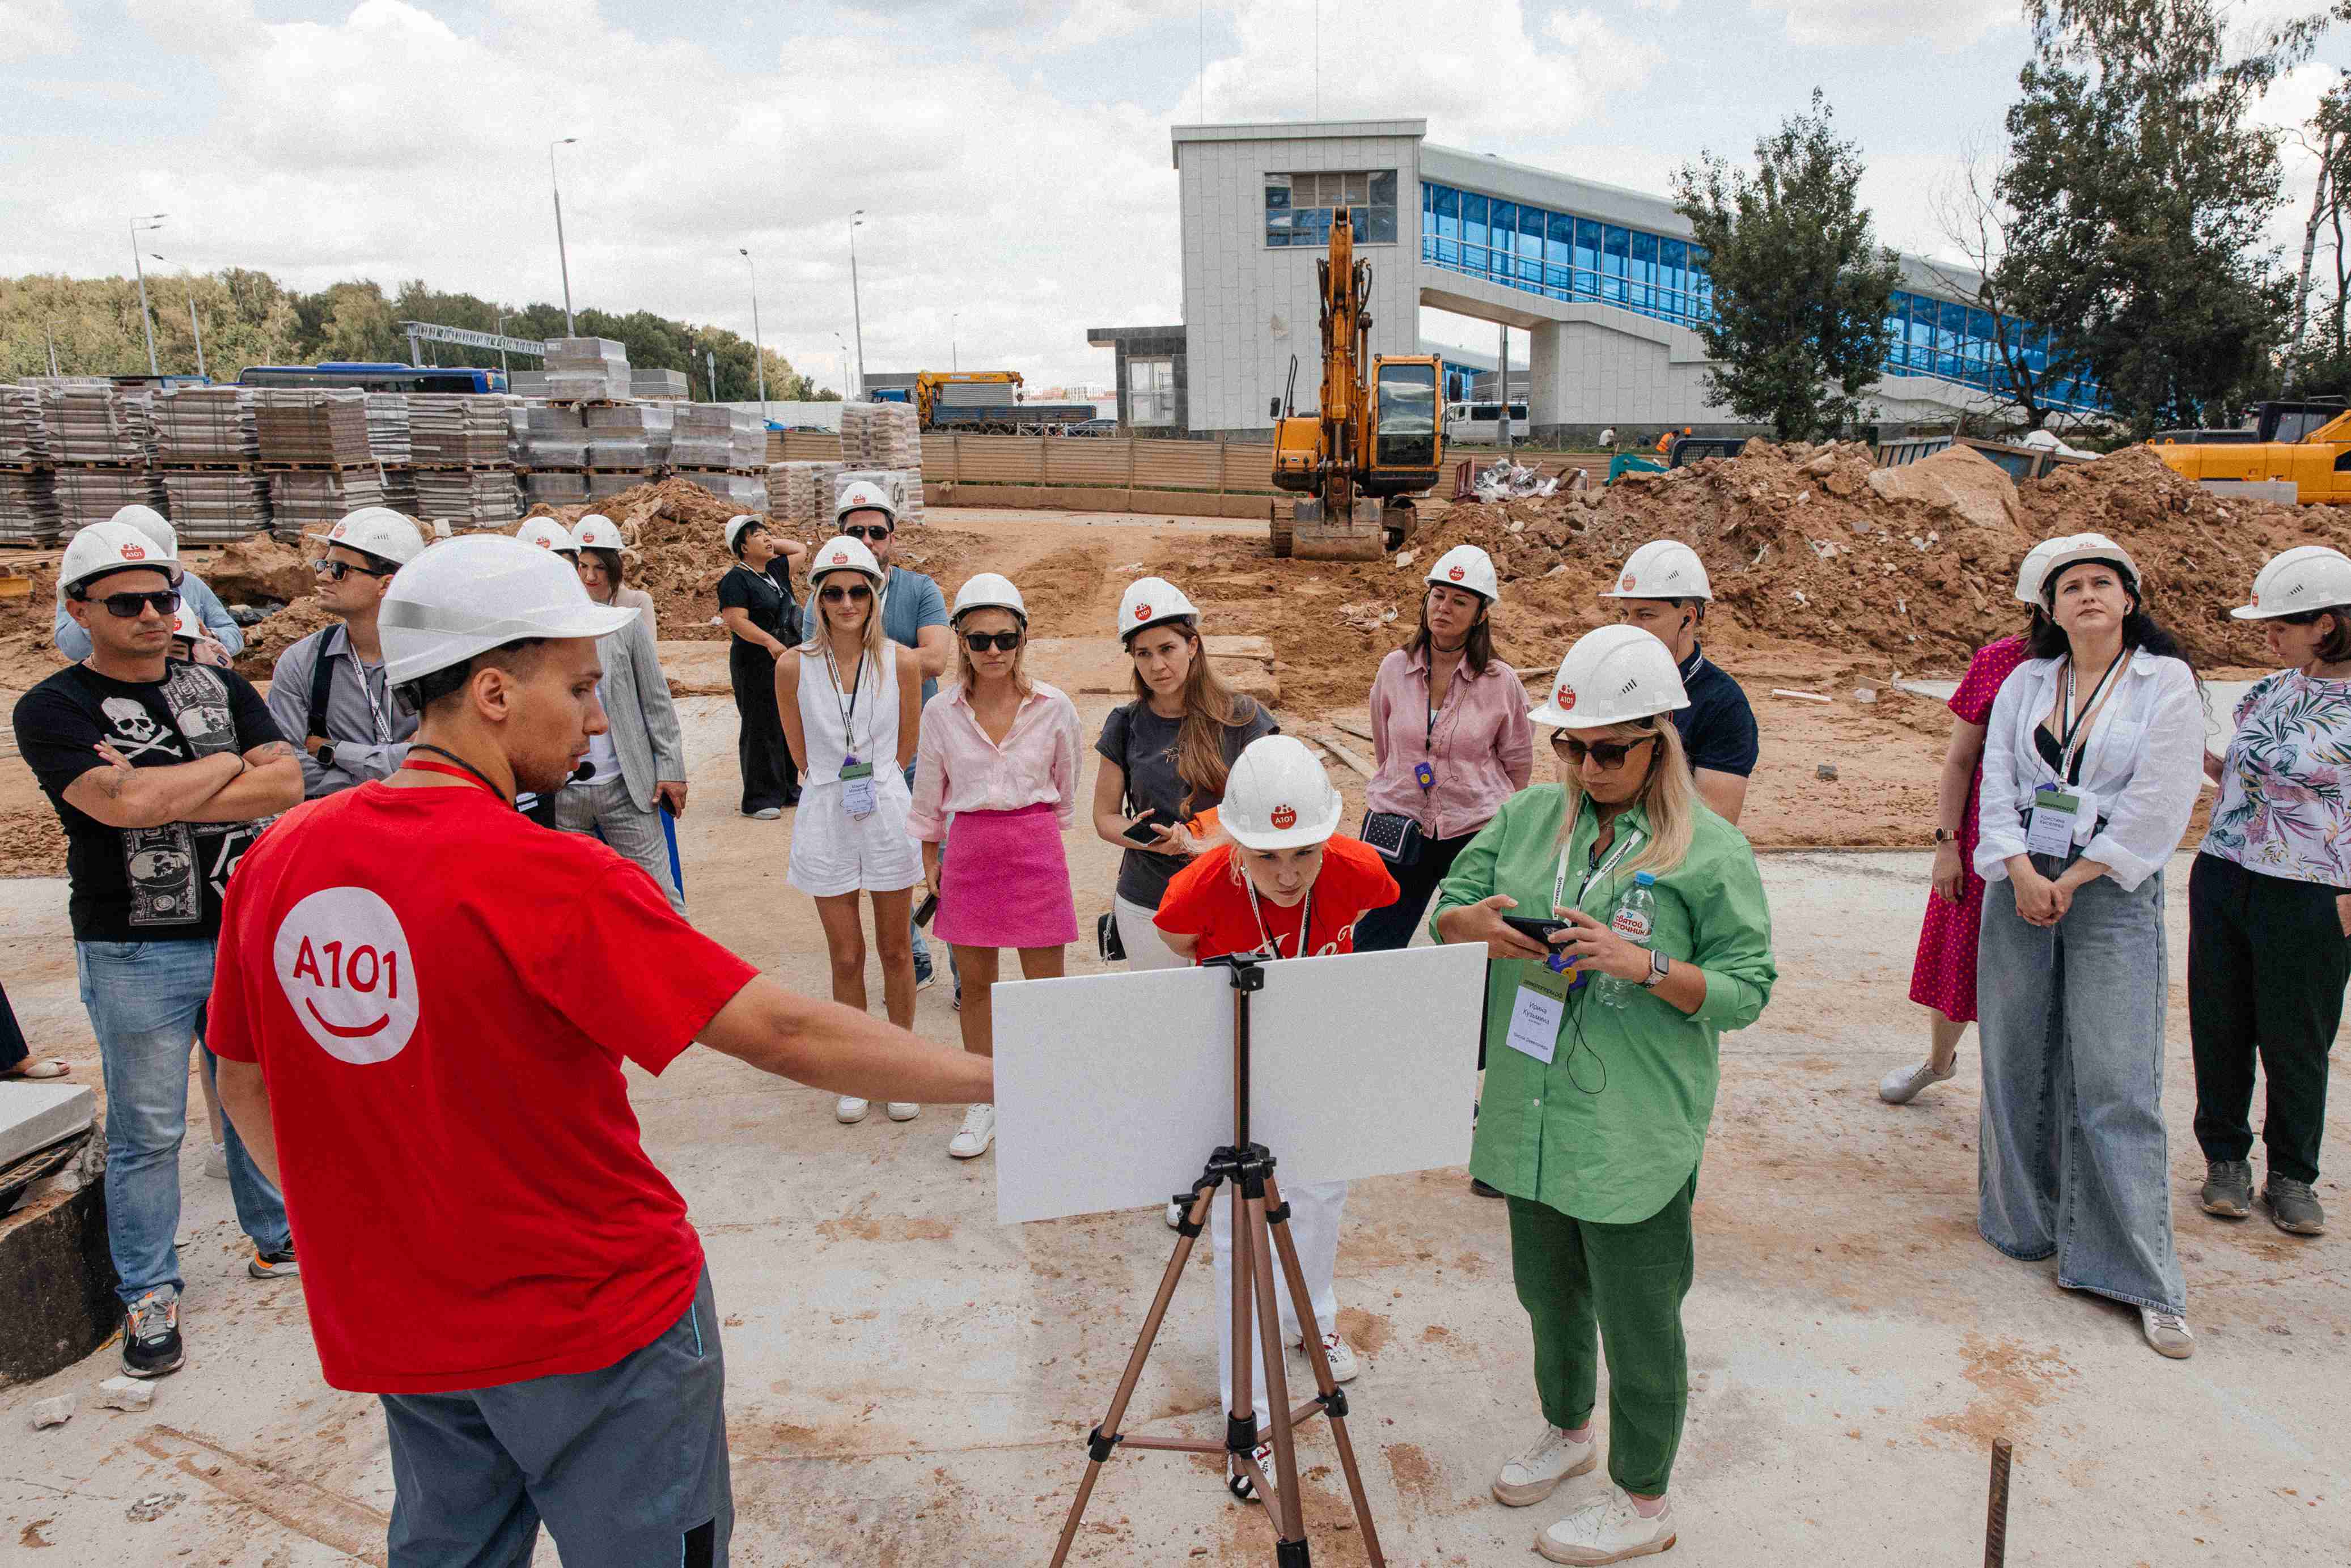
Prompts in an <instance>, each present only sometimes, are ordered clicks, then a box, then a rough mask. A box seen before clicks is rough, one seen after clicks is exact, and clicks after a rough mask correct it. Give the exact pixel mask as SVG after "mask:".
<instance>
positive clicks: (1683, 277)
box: [1657, 239, 1690, 321]
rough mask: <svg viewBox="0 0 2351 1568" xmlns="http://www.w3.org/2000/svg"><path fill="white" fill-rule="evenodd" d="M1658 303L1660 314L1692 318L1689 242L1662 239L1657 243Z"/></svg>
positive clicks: (1679, 318)
mask: <svg viewBox="0 0 2351 1568" xmlns="http://www.w3.org/2000/svg"><path fill="white" fill-rule="evenodd" d="M1657 287H1658V288H1659V289H1660V290H1661V293H1660V294H1659V296H1658V299H1657V303H1658V305H1659V307H1660V310H1659V314H1661V315H1664V316H1667V317H1670V318H1672V319H1674V320H1677V321H1687V320H1688V319H1690V307H1689V242H1688V241H1687V240H1678V239H1668V240H1661V241H1659V242H1658V244H1657Z"/></svg>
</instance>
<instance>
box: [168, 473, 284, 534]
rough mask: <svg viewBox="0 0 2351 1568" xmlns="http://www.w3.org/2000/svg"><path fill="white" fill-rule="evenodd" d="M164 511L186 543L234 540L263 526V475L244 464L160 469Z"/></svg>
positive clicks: (265, 480) (266, 491)
mask: <svg viewBox="0 0 2351 1568" xmlns="http://www.w3.org/2000/svg"><path fill="white" fill-rule="evenodd" d="M163 494H164V497H165V498H166V502H167V505H166V506H165V507H164V515H165V516H167V517H170V518H171V519H172V528H174V529H176V530H177V531H178V533H179V536H180V538H181V539H182V540H183V542H185V543H189V544H234V543H235V541H237V540H238V539H242V538H251V537H252V536H253V535H255V534H256V533H261V532H264V531H266V529H267V528H269V522H270V518H269V476H267V475H266V474H256V473H255V472H253V471H252V470H250V469H236V468H210V469H207V468H166V469H164V470H163Z"/></svg>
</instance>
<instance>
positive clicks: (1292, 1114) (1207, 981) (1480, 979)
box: [995, 946, 1486, 1225]
mask: <svg viewBox="0 0 2351 1568" xmlns="http://www.w3.org/2000/svg"><path fill="white" fill-rule="evenodd" d="M1485 984H1486V950H1485V948H1484V947H1482V946H1461V947H1410V948H1405V949H1404V950H1402V951H1400V952H1387V953H1355V954H1348V955H1345V956H1336V957H1329V958H1291V959H1287V960H1285V961H1283V962H1281V963H1278V964H1268V965H1266V966H1265V988H1264V989H1263V990H1261V991H1259V992H1258V993H1256V995H1255V996H1254V997H1252V998H1250V1022H1249V1040H1250V1046H1251V1057H1252V1060H1253V1062H1254V1067H1255V1071H1254V1073H1253V1079H1254V1083H1255V1092H1254V1093H1253V1094H1252V1096H1251V1103H1250V1120H1249V1135H1250V1137H1251V1139H1252V1140H1253V1141H1255V1142H1257V1143H1260V1144H1263V1145H1266V1146H1267V1147H1268V1148H1270V1149H1271V1150H1272V1151H1273V1154H1274V1157H1275V1159H1276V1160H1277V1161H1279V1162H1280V1163H1279V1165H1278V1166H1277V1167H1276V1169H1275V1173H1274V1174H1275V1179H1276V1180H1278V1181H1285V1182H1291V1183H1295V1182H1301V1181H1352V1180H1353V1179H1354V1178H1356V1177H1358V1176H1386V1175H1390V1174H1392V1173H1395V1172H1398V1171H1416V1170H1427V1169H1430V1168H1433V1167H1437V1166H1457V1165H1460V1164H1462V1163H1464V1162H1465V1161H1467V1160H1468V1157H1469V1107H1470V1104H1471V1103H1472V1102H1473V1101H1474V1100H1475V1099H1476V1097H1477V1081H1478V1027H1479V1016H1480V1012H1481V1008H1482V1003H1483V999H1484V994H1485ZM995 1012H996V1118H997V1121H996V1217H997V1218H998V1220H999V1221H1001V1222H1002V1223H1004V1224H1007V1225H1016V1224H1019V1223H1021V1222H1022V1221H1025V1220H1031V1219H1053V1218H1060V1217H1061V1216H1062V1215H1068V1214H1096V1213H1101V1212H1102V1211H1104V1210H1108V1209H1118V1208H1139V1207H1144V1206H1145V1205H1150V1204H1165V1202H1166V1201H1167V1199H1168V1197H1170V1196H1171V1195H1172V1194H1175V1193H1177V1192H1181V1191H1183V1190H1184V1189H1185V1188H1186V1187H1188V1186H1191V1185H1192V1181H1193V1178H1195V1177H1196V1176H1198V1175H1199V1174H1200V1167H1201V1166H1203V1165H1204V1164H1206V1163H1207V1157H1208V1154H1209V1152H1210V1151H1211V1150H1213V1149H1216V1148H1217V1147H1219V1146H1220V1145H1226V1144H1229V1143H1231V1142H1232V1137H1233V1104H1232V1101H1233V1091H1232V1082H1233V1071H1232V1059H1233V989H1232V978H1231V974H1230V972H1229V971H1228V970H1226V969H1221V968H1209V969H1159V970H1152V971H1146V972H1144V973H1139V974H1136V973H1119V974H1111V975H1085V976H1080V977H1073V978H1069V979H1060V980H1021V981H1015V982H1003V983H999V984H998V986H997V988H996V990H995Z"/></svg>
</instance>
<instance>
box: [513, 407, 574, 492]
mask: <svg viewBox="0 0 2351 1568" xmlns="http://www.w3.org/2000/svg"><path fill="white" fill-rule="evenodd" d="M522 412H523V430H522V436H521V445H520V448H519V450H518V451H517V454H516V460H517V462H519V463H520V464H521V465H523V466H524V467H526V468H528V469H529V470H530V472H529V473H528V474H527V475H525V476H524V477H523V488H524V490H525V492H526V493H527V494H528V497H529V498H530V499H531V500H533V501H545V502H546V503H548V504H549V506H553V507H569V506H576V505H578V504H579V503H580V502H581V501H584V500H586V499H587V498H588V411H587V410H586V409H583V408H577V407H573V406H572V405H570V404H569V403H546V402H533V403H527V404H525V405H524V407H523V411H522Z"/></svg>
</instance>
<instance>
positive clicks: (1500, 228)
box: [1486, 199, 1519, 283]
mask: <svg viewBox="0 0 2351 1568" xmlns="http://www.w3.org/2000/svg"><path fill="white" fill-rule="evenodd" d="M1486 227H1487V231H1488V234H1489V236H1490V237H1489V244H1491V245H1492V246H1493V251H1492V254H1491V255H1490V256H1489V257H1488V258H1487V260H1488V267H1489V270H1490V271H1491V272H1492V273H1493V275H1494V277H1497V278H1499V279H1500V280H1501V281H1502V282H1504V283H1510V282H1512V281H1514V278H1513V277H1512V274H1511V267H1512V265H1513V263H1512V259H1511V258H1512V257H1514V256H1517V254H1518V249H1519V207H1518V204H1517V203H1515V202H1505V201H1501V200H1499V199H1498V200H1495V201H1493V202H1489V204H1487V210H1486Z"/></svg>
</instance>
